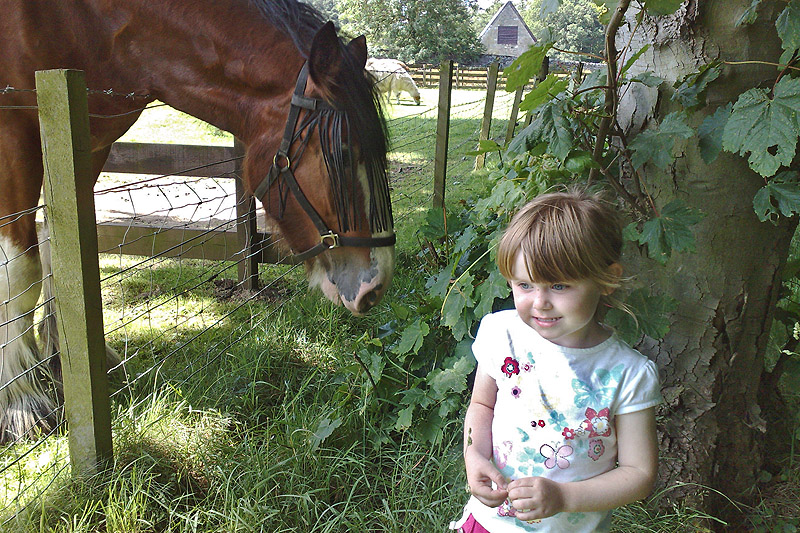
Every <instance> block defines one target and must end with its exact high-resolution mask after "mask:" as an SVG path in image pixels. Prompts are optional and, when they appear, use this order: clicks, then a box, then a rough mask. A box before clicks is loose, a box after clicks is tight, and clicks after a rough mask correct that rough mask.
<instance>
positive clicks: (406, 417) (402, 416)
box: [394, 405, 414, 431]
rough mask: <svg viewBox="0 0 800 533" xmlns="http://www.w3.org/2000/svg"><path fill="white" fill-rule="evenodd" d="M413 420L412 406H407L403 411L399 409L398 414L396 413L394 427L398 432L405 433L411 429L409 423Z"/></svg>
mask: <svg viewBox="0 0 800 533" xmlns="http://www.w3.org/2000/svg"><path fill="white" fill-rule="evenodd" d="M413 418H414V406H413V405H409V406H408V407H406V408H405V409H401V410H400V412H398V413H397V422H395V424H394V427H395V429H397V430H398V431H405V430H407V429H408V428H410V427H411V421H412V420H413Z"/></svg>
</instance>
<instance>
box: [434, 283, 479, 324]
mask: <svg viewBox="0 0 800 533" xmlns="http://www.w3.org/2000/svg"><path fill="white" fill-rule="evenodd" d="M472 282H473V278H472V274H470V273H466V274H464V275H463V276H461V278H460V279H459V280H458V282H457V283H455V284H454V285H453V288H452V290H451V291H450V294H448V295H447V300H445V302H444V307H443V309H442V323H443V324H444V325H445V326H447V327H449V328H451V329H453V328H455V327H456V325H458V322H459V320H461V318H462V315H463V313H464V309H465V308H466V307H467V306H470V307H471V306H472V305H473V301H472V291H473V289H474V287H473V285H472Z"/></svg>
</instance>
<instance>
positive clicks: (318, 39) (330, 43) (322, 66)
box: [308, 21, 342, 87]
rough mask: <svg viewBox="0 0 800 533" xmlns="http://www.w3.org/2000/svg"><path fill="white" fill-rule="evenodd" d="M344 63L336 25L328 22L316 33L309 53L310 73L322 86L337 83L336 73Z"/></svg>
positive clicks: (315, 81)
mask: <svg viewBox="0 0 800 533" xmlns="http://www.w3.org/2000/svg"><path fill="white" fill-rule="evenodd" d="M341 65H342V51H341V49H340V47H339V38H338V37H337V36H336V27H335V26H334V25H333V22H331V21H328V22H326V23H325V24H324V25H323V26H322V27H321V28H320V29H319V31H317V34H316V35H314V40H313V41H311V51H310V52H309V54H308V74H309V75H310V76H311V79H312V80H314V83H316V84H317V85H320V86H321V87H326V86H331V85H335V80H336V75H337V74H338V73H339V70H340V69H341Z"/></svg>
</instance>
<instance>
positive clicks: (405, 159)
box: [0, 89, 800, 533]
mask: <svg viewBox="0 0 800 533" xmlns="http://www.w3.org/2000/svg"><path fill="white" fill-rule="evenodd" d="M478 97H479V94H478V93H477V92H475V91H455V92H454V98H453V100H454V109H456V110H457V111H456V114H457V115H456V117H455V118H454V120H453V122H452V126H453V134H452V137H451V151H450V154H451V159H450V161H449V164H448V179H449V180H450V183H448V188H447V195H448V196H447V199H448V202H449V203H450V205H453V204H454V203H456V202H458V201H461V200H462V199H465V198H468V197H469V196H470V195H472V194H474V193H475V191H479V190H481V189H482V188H483V187H484V185H483V184H482V181H483V180H482V179H481V178H482V177H483V176H484V175H485V174H482V173H472V161H473V159H472V158H471V157H470V156H467V155H466V154H465V153H464V152H466V150H470V149H473V148H474V138H475V137H470V136H471V135H473V134H474V133H475V132H476V131H477V128H478V127H479V119H478V118H475V117H478V116H480V112H481V111H482V109H478V113H477V114H476V113H474V108H475V105H474V104H473V103H471V102H474V101H475V100H477V99H478ZM422 98H423V105H422V106H412V105H399V106H398V105H391V106H387V112H388V114H389V116H390V118H391V123H390V124H391V128H392V133H393V146H394V147H395V150H394V152H393V154H392V157H391V165H392V175H391V179H392V186H393V188H394V198H395V201H396V207H395V214H396V218H397V220H398V223H397V231H398V233H399V241H398V242H399V244H398V252H399V254H398V257H399V262H398V268H397V273H396V276H395V281H394V284H393V286H392V288H391V289H390V292H389V294H388V295H387V296H386V298H385V299H384V301H383V302H382V303H381V304H380V306H379V307H378V308H377V309H375V310H374V311H373V312H372V313H371V314H370V315H368V316H367V317H362V318H354V317H352V316H350V315H349V314H348V313H347V312H346V311H344V310H343V309H342V308H339V307H335V306H333V305H332V304H330V303H328V302H327V301H325V300H324V299H323V298H322V297H321V296H319V295H318V294H309V292H308V291H307V290H306V284H305V281H304V279H303V277H304V276H303V273H302V269H301V268H297V267H286V266H274V265H273V266H270V265H262V267H261V272H260V274H261V279H262V282H263V283H264V285H265V286H266V289H264V291H263V292H262V293H261V294H259V295H256V297H255V298H253V299H250V300H243V299H241V298H239V297H238V296H239V295H237V294H236V293H235V291H230V290H228V287H227V286H226V285H225V284H224V283H222V282H221V281H220V280H222V279H226V278H235V276H236V274H235V267H234V265H233V264H231V263H216V264H212V265H209V264H208V263H205V262H203V261H198V260H187V259H182V260H181V259H159V260H150V259H148V258H137V257H129V256H114V255H106V256H102V257H101V271H102V272H101V277H102V278H103V279H104V282H103V291H104V312H105V324H106V330H107V331H108V334H107V340H108V342H109V343H110V344H111V345H112V346H113V347H114V348H115V349H116V350H117V351H118V352H119V353H120V354H121V355H122V356H123V357H124V358H125V359H126V365H125V368H124V371H117V372H115V373H114V374H113V375H112V380H111V381H112V383H111V386H112V390H113V391H115V396H114V401H113V406H114V407H113V408H114V416H113V430H114V447H115V464H114V468H113V469H112V470H111V472H110V473H108V474H106V475H103V476H98V477H95V478H91V479H74V478H71V477H70V476H69V475H68V473H69V470H68V468H67V467H68V464H67V452H66V450H67V442H66V436H65V435H63V434H62V435H56V436H54V437H51V438H49V439H46V440H44V441H41V442H40V443H38V444H35V445H30V446H25V445H17V446H16V447H14V448H7V449H5V450H4V451H3V454H2V455H1V456H0V464H3V465H9V464H11V463H12V462H13V461H14V460H15V459H18V458H20V457H22V459H19V460H18V462H17V463H16V464H15V465H14V466H13V467H10V468H6V469H5V470H4V471H3V474H2V476H3V477H2V478H0V479H2V491H0V503H2V504H10V505H11V506H12V509H14V510H15V514H16V517H15V518H13V519H11V520H10V521H8V522H6V523H4V524H3V525H2V526H1V527H0V530H3V531H9V532H12V531H13V532H15V533H16V532H19V533H28V532H31V533H33V532H37V533H50V532H53V533H55V532H59V533H62V532H63V533H66V532H69V533H89V532H125V533H134V532H142V533H145V532H147V533H150V532H181V533H183V532H231V533H233V532H244V531H264V532H267V531H268V532H301V533H306V532H334V531H336V532H339V531H358V532H372V531H374V532H395V531H397V532H400V531H403V532H405V531H415V532H425V533H427V532H433V531H445V530H446V527H447V524H448V523H449V521H450V520H452V519H455V518H456V517H457V516H458V515H459V514H460V509H461V506H462V505H463V504H464V502H465V500H466V493H465V492H464V485H465V476H464V472H463V463H462V460H461V457H460V449H461V434H460V433H461V429H460V428H461V420H453V421H452V422H451V423H450V424H449V426H448V427H447V428H446V430H445V433H444V435H445V438H444V440H443V442H441V443H440V444H437V445H428V444H423V443H421V442H417V441H414V440H413V439H412V438H410V437H409V436H408V435H406V434H400V435H394V436H386V435H382V434H380V432H379V430H378V429H377V427H378V425H377V423H376V420H375V419H374V417H375V416H377V415H376V414H375V411H374V410H370V409H368V408H367V406H368V402H369V398H368V397H361V396H360V395H359V394H360V392H359V391H361V390H362V389H361V388H360V387H357V386H355V385H356V383H354V381H353V380H355V379H357V378H356V377H355V374H354V373H353V372H351V371H350V370H349V369H352V368H354V366H355V365H357V362H356V361H355V360H354V358H353V356H352V353H353V351H354V347H355V346H356V344H357V340H358V338H359V337H360V336H361V335H362V333H363V332H365V331H370V332H375V331H376V330H377V328H378V327H379V326H380V325H381V324H383V323H385V322H387V321H388V320H389V319H390V318H391V312H390V305H391V301H392V300H393V298H395V297H396V296H397V295H400V294H403V293H406V292H408V291H411V290H422V287H421V286H420V284H421V283H422V280H420V279H419V278H420V276H419V274H418V272H419V266H418V264H417V262H416V258H415V254H416V240H415V237H414V228H415V227H417V226H418V224H419V223H420V222H421V220H422V217H423V216H424V213H425V210H426V208H427V206H429V205H430V201H431V195H432V185H431V169H432V164H431V161H432V160H433V145H434V143H433V142H432V140H431V139H432V137H431V133H430V132H431V131H433V125H434V123H435V104H436V94H435V92H434V91H433V90H429V89H423V90H422ZM459 113H460V115H459ZM498 113H499V114H502V110H500V111H498ZM472 115H475V117H473V116H472ZM176 127H177V129H178V130H179V131H180V132H181V133H183V134H186V133H187V132H189V136H188V137H186V138H179V137H178V135H177V134H176V133H175V129H176ZM497 130H498V131H497V132H496V131H495V130H494V129H493V132H492V136H493V137H496V136H498V135H499V136H502V134H503V133H504V124H503V123H500V124H499V125H498V127H497ZM156 139H169V140H171V141H176V140H178V141H180V142H185V143H192V142H199V143H211V142H215V141H216V142H217V143H229V142H230V139H229V138H227V139H226V138H225V137H224V136H220V135H219V134H218V133H217V132H214V131H213V130H209V128H208V127H207V126H205V125H203V124H202V123H197V121H194V120H193V119H186V118H184V117H181V116H180V115H179V114H177V112H175V111H174V110H171V109H169V108H164V107H161V108H154V109H153V110H148V111H146V112H145V114H144V115H143V117H142V120H141V121H140V123H137V125H136V127H135V128H134V129H133V130H131V132H129V134H128V135H127V136H126V140H139V141H147V142H153V141H154V140H156ZM26 453H27V455H25V456H23V454H26ZM786 476H787V478H786V479H787V481H786V484H785V485H784V489H785V488H786V487H788V486H791V484H792V483H794V486H795V487H796V486H798V480H799V479H800V472H798V468H797V465H794V466H793V468H790V469H787V471H786ZM27 484H32V485H33V486H32V487H31V488H29V489H26V490H21V489H22V488H25V486H26V485H27ZM770 487H772V488H773V490H774V488H775V487H780V485H779V484H773V485H770ZM40 492H42V494H41V496H36V495H37V494H39V493H40ZM20 493H22V497H21V498H20V499H19V500H15V498H16V496H17V495H18V494H20ZM794 494H796V493H794ZM666 495H667V492H661V493H658V494H656V495H654V496H653V497H652V498H651V500H649V501H647V502H643V503H637V504H633V505H629V506H626V507H625V508H623V509H621V510H620V511H619V512H618V513H617V516H616V519H615V531H651V532H667V531H670V532H680V531H698V530H702V528H703V524H708V523H709V522H710V521H711V520H712V518H711V517H708V516H707V515H703V514H702V513H699V512H697V511H695V510H692V509H690V508H687V507H680V506H679V507H675V508H673V509H672V510H671V511H669V512H664V511H663V510H662V511H658V512H657V511H655V509H657V508H659V506H660V505H659V504H660V503H661V500H662V499H663V498H664V497H666ZM25 503H28V504H29V505H27V506H24V507H22V505H23V504H25ZM788 512H790V510H789V511H787V510H786V508H777V507H767V506H766V505H765V506H763V507H762V508H760V509H756V510H754V516H758V517H761V516H764V517H767V516H770V517H775V516H778V517H783V518H781V520H784V518H785V515H786V513H788ZM770 513H771V514H770ZM6 516H8V512H6ZM3 520H5V518H0V522H2V521H3ZM765 520H766V519H765ZM770 520H772V518H770ZM786 520H788V519H786ZM764 523H765V524H771V523H777V522H775V520H772V522H769V521H765V522H764ZM795 523H796V522H795ZM785 524H789V525H791V522H787V521H784V525H785ZM764 530H765V531H766V529H764Z"/></svg>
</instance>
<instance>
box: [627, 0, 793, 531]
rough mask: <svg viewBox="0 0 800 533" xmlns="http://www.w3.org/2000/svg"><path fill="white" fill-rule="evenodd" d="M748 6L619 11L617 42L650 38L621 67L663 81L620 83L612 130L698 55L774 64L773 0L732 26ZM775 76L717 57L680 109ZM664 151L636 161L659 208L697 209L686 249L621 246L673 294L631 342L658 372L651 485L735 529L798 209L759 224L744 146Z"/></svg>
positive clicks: (769, 69) (754, 459)
mask: <svg viewBox="0 0 800 533" xmlns="http://www.w3.org/2000/svg"><path fill="white" fill-rule="evenodd" d="M750 4H751V1H750V0H711V1H705V2H702V1H700V0H691V1H688V2H684V4H683V5H682V6H681V8H680V9H679V10H678V12H677V13H675V14H674V15H671V16H666V17H658V18H652V17H649V16H647V15H644V17H643V18H642V22H641V24H639V25H637V22H636V15H637V13H635V12H629V13H627V15H626V25H623V27H622V28H621V29H620V32H619V34H618V36H617V47H618V49H620V50H622V49H623V48H624V46H625V45H626V43H628V42H629V41H631V42H632V43H633V50H638V49H640V48H642V47H643V46H644V45H645V44H650V46H651V47H650V49H649V50H648V51H647V52H646V53H644V54H643V55H642V56H641V57H640V58H639V60H638V61H637V62H636V64H635V65H634V67H633V68H632V69H631V72H630V75H633V74H635V73H636V72H642V71H646V70H650V71H653V72H654V73H655V74H656V75H658V76H660V77H662V78H664V79H665V80H666V83H664V84H662V85H661V86H660V88H659V89H650V88H647V87H644V86H643V85H641V84H638V85H636V86H632V87H629V88H628V90H627V92H625V95H624V97H623V99H622V100H621V103H620V110H619V123H620V126H621V127H622V129H623V131H625V132H626V133H627V134H630V135H634V134H635V133H636V132H638V131H640V130H642V129H646V128H648V127H650V125H651V124H653V123H658V122H660V120H661V119H662V118H663V117H664V116H665V115H667V114H668V113H670V112H672V111H676V110H678V109H680V107H679V106H678V105H677V104H676V103H675V102H672V101H671V99H670V97H671V95H672V93H673V89H672V84H673V83H674V82H675V81H676V80H679V79H681V78H682V77H683V76H685V75H686V74H688V73H690V72H693V71H696V70H697V68H698V67H699V66H701V65H703V64H706V63H708V62H709V61H712V60H715V59H716V60H723V61H743V60H749V61H752V60H762V61H770V62H773V63H774V62H777V60H778V57H779V56H780V42H779V40H778V37H777V35H776V31H775V26H774V22H775V18H776V17H777V15H778V14H779V13H780V11H781V9H782V8H783V7H785V6H786V3H785V2H779V1H773V0H765V1H764V2H762V4H761V6H760V7H759V18H758V20H757V22H756V23H755V24H753V25H750V26H740V27H736V21H737V20H738V18H739V17H740V15H741V14H742V13H743V12H744V10H745V9H746V8H747V7H749V6H750ZM631 11H632V10H631ZM628 57H630V53H629V54H628ZM624 61H625V59H624V58H623V59H622V60H621V61H620V63H621V64H622V63H623V62H624ZM777 74H778V71H777V70H776V68H775V67H774V66H767V65H752V64H750V65H746V66H734V65H727V66H725V67H724V69H723V73H722V75H721V76H720V78H719V79H717V80H716V81H715V82H713V83H712V84H711V85H710V86H709V88H708V90H707V95H706V100H707V104H708V105H707V106H706V107H704V108H702V109H701V110H700V111H698V112H695V113H693V114H691V115H690V116H691V118H690V122H691V124H692V125H693V126H695V127H697V126H698V125H699V124H700V123H701V122H702V120H703V118H704V117H706V116H707V115H709V114H711V113H713V112H714V111H715V110H716V109H717V108H718V107H719V106H721V105H724V104H726V103H728V102H732V101H735V100H736V98H737V97H738V95H739V94H741V93H742V92H744V91H746V90H747V89H749V88H752V87H754V86H764V87H769V86H771V84H772V83H774V81H775V79H776V77H777ZM623 92H624V91H623ZM676 153H678V157H677V159H676V160H675V162H674V163H673V164H672V165H671V166H670V168H668V169H667V170H666V171H663V170H661V169H658V168H656V167H653V166H650V165H645V167H644V168H643V171H642V177H643V183H644V184H645V185H646V187H647V191H648V192H649V194H650V195H651V196H652V197H653V199H654V201H655V205H656V206H657V207H658V208H660V207H661V206H663V205H664V204H666V203H667V202H669V201H670V200H672V199H674V198H681V199H683V200H684V201H685V202H687V203H688V204H689V205H690V206H692V207H694V208H696V209H699V210H701V211H702V212H703V213H705V218H704V219H703V221H702V222H701V223H700V224H699V225H697V226H695V232H694V233H695V237H696V240H697V251H696V252H694V253H680V254H674V255H673V257H672V258H671V259H670V260H669V262H668V263H667V265H666V268H662V267H660V266H658V265H657V264H656V263H655V262H653V261H651V260H649V259H646V258H645V257H644V253H643V252H641V251H637V252H633V253H632V254H630V255H632V256H633V257H632V258H631V259H632V260H633V262H634V263H635V264H636V266H635V269H634V272H635V273H636V275H637V277H638V279H639V280H640V281H641V282H642V283H644V284H648V285H651V286H653V288H654V290H655V291H656V292H661V293H664V294H668V295H670V296H671V297H673V298H675V299H676V300H677V301H678V302H679V306H678V310H677V312H676V313H675V314H674V316H673V317H672V319H671V321H672V324H671V330H670V332H669V334H668V335H667V336H666V337H665V338H664V339H662V340H660V341H654V340H652V339H645V340H644V342H643V343H642V344H641V346H640V347H639V348H640V349H641V350H642V351H643V352H644V353H647V354H649V355H650V356H651V357H653V358H654V359H655V360H656V361H657V363H658V364H659V367H660V369H661V373H662V382H663V390H664V395H665V399H666V404H665V405H664V407H663V409H662V412H661V413H660V414H661V415H662V416H661V417H659V420H660V440H661V442H660V444H661V449H660V452H661V481H662V483H663V484H664V485H674V484H675V482H682V483H689V484H691V485H689V486H683V487H682V488H680V489H675V491H674V492H672V493H671V495H672V496H673V499H678V498H680V499H682V500H683V501H684V502H689V503H690V504H691V505H696V506H698V508H703V509H705V510H706V511H707V512H710V513H711V514H712V515H714V516H719V517H721V518H723V519H724V520H726V521H728V522H729V525H730V527H732V528H733V529H736V528H737V527H742V523H743V522H742V521H743V520H744V517H743V516H741V515H740V514H738V512H737V511H736V510H735V508H734V507H733V506H731V505H729V504H728V502H727V498H730V499H732V500H734V501H737V502H744V503H747V501H748V496H749V494H752V493H751V489H752V487H753V486H754V485H755V484H756V480H757V476H758V474H759V472H760V471H761V469H762V465H763V463H764V453H763V442H764V438H765V436H766V435H767V432H768V431H769V428H768V427H767V423H766V421H765V417H764V416H763V412H762V409H763V406H761V405H759V386H760V380H761V376H762V374H763V372H764V354H765V349H766V346H767V340H768V337H769V330H770V324H771V322H772V317H773V312H774V309H775V304H776V301H777V298H778V290H779V288H780V282H781V276H780V273H781V269H782V268H783V265H784V263H785V260H786V257H787V255H788V249H789V244H790V241H791V238H792V236H793V234H794V231H795V229H796V226H797V220H796V217H795V219H792V220H788V219H783V220H782V221H781V222H780V223H779V224H777V225H773V224H771V223H769V222H764V223H762V222H759V220H758V218H757V217H756V215H755V213H754V211H753V196H754V195H755V193H756V191H757V190H758V189H759V188H760V187H762V186H763V185H764V179H763V178H761V177H760V176H759V175H758V174H756V173H754V172H753V171H751V170H750V168H749V167H748V164H747V162H746V161H745V160H744V159H743V158H741V157H739V156H737V155H732V154H728V153H721V154H720V155H719V157H718V158H717V159H716V160H715V161H714V162H713V163H712V164H710V165H707V164H705V163H704V161H703V159H702V158H701V157H700V153H699V150H698V147H697V138H696V137H695V138H692V139H689V140H688V141H685V142H683V141H682V142H681V143H679V144H678V146H677V147H676ZM788 439H789V436H788V435H786V440H787V442H788ZM698 485H700V486H702V487H707V488H708V489H711V490H705V491H704V490H702V487H698ZM722 495H724V496H722Z"/></svg>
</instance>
